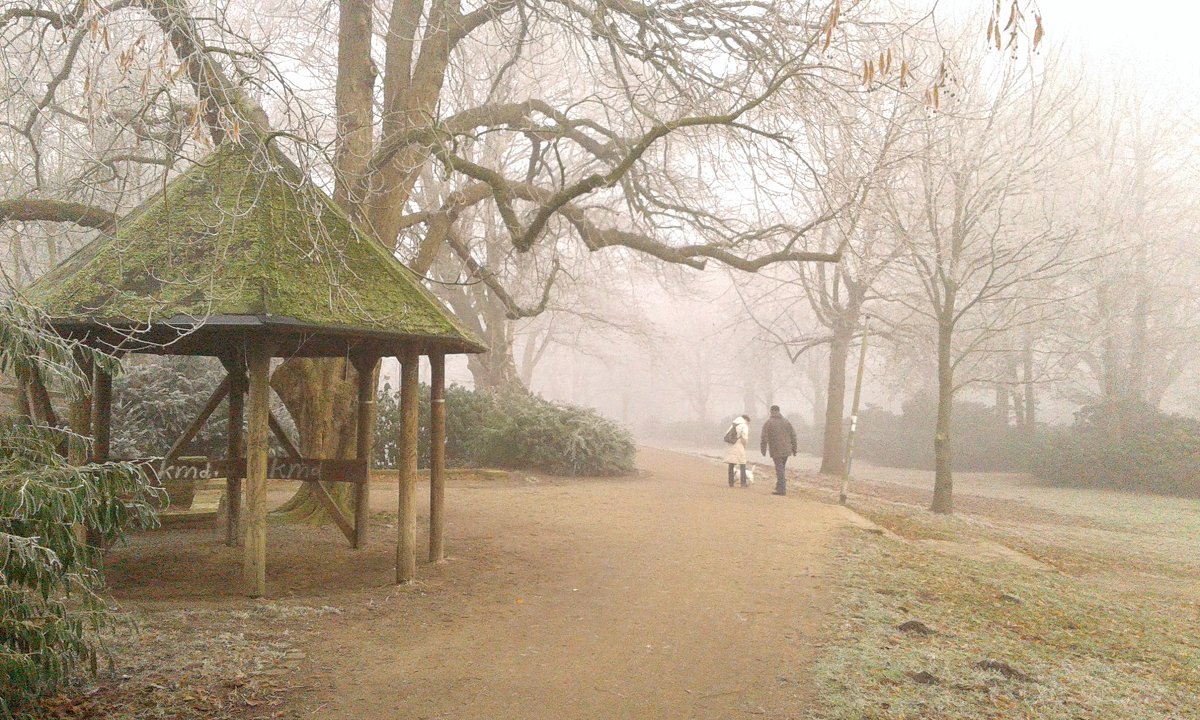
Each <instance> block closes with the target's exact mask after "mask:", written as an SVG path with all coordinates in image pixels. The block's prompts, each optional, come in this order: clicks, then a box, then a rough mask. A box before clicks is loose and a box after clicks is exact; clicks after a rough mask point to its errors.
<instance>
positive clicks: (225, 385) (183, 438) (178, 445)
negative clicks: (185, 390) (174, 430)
mask: <svg viewBox="0 0 1200 720" xmlns="http://www.w3.org/2000/svg"><path fill="white" fill-rule="evenodd" d="M229 384H230V380H229V376H228V375H226V376H225V379H224V380H222V381H221V384H220V385H218V386H217V389H216V390H213V391H212V395H209V396H208V401H207V402H206V403H204V407H202V408H200V414H199V415H197V416H196V419H195V420H193V421H192V424H191V425H188V426H187V429H186V430H184V431H183V434H182V435H180V436H179V439H178V440H176V441H175V444H174V445H172V446H171V449H170V450H168V451H167V454H166V455H165V456H164V457H163V464H164V465H165V464H167V463H170V462H171V461H172V460H174V459H175V458H176V457H178V456H179V453H181V452H183V449H184V448H186V447H187V446H188V443H190V442H191V441H192V440H194V439H195V438H196V435H197V433H199V432H200V429H201V428H203V427H204V423H206V422H208V418H209V416H211V415H212V414H213V412H214V411H215V410H216V409H217V406H218V405H220V404H221V401H222V400H224V399H225V396H226V395H228V394H229Z"/></svg>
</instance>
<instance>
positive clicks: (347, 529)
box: [308, 481, 354, 545]
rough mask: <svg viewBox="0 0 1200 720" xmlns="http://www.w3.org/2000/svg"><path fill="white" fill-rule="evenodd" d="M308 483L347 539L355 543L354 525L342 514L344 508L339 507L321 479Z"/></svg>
mask: <svg viewBox="0 0 1200 720" xmlns="http://www.w3.org/2000/svg"><path fill="white" fill-rule="evenodd" d="M308 484H309V485H310V486H312V491H313V495H314V496H316V498H317V500H318V501H319V502H320V503H321V506H322V507H324V508H325V512H327V513H329V517H331V518H333V522H334V524H335V525H337V526H338V529H339V530H341V531H342V534H343V535H345V536H346V539H347V540H349V541H350V544H351V545H353V544H354V526H353V525H351V524H350V521H349V520H347V519H346V516H345V515H343V514H342V509H341V508H339V507H338V505H337V502H335V501H334V499H333V496H332V495H330V494H329V491H328V490H326V489H325V485H324V484H323V483H321V482H319V481H315V482H310V483H308Z"/></svg>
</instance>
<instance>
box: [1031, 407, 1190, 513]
mask: <svg viewBox="0 0 1200 720" xmlns="http://www.w3.org/2000/svg"><path fill="white" fill-rule="evenodd" d="M1032 470H1033V472H1034V474H1035V475H1037V476H1038V477H1039V478H1041V479H1043V480H1045V481H1047V482H1049V483H1052V484H1055V485H1062V486H1070V487H1089V488H1110V489H1116V490H1130V491H1134V492H1153V493H1162V494H1169V495H1186V496H1191V497H1197V496H1200V420H1196V419H1195V418H1189V417H1183V416H1180V415H1167V414H1165V413H1161V412H1158V411H1157V410H1154V409H1153V408H1149V407H1147V406H1144V405H1136V404H1125V405H1091V406H1087V407H1084V408H1083V409H1081V410H1080V411H1079V412H1077V413H1076V414H1075V423H1074V424H1073V425H1071V426H1070V427H1067V428H1061V429H1056V430H1053V431H1051V432H1048V433H1047V434H1046V435H1045V437H1044V438H1043V441H1042V444H1041V447H1040V449H1039V452H1038V453H1036V454H1035V455H1034V461H1033V468H1032Z"/></svg>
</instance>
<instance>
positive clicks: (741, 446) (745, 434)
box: [725, 415, 750, 465]
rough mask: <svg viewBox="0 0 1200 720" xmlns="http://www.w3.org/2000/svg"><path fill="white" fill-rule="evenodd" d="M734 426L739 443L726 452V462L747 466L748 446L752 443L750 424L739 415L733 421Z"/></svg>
mask: <svg viewBox="0 0 1200 720" xmlns="http://www.w3.org/2000/svg"><path fill="white" fill-rule="evenodd" d="M733 426H734V427H735V428H736V429H737V442H735V443H734V444H732V445H730V446H729V449H728V450H726V451H725V462H727V463H733V464H734V465H745V464H746V462H747V460H746V445H747V444H748V443H749V442H750V423H748V422H746V418H744V417H742V416H741V415H738V416H737V417H736V418H734V419H733Z"/></svg>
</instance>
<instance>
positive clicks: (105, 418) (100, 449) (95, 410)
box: [92, 363, 112, 462]
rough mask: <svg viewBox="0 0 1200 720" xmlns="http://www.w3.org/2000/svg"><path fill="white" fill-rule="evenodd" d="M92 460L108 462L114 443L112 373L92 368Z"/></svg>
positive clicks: (100, 367) (101, 367) (97, 366)
mask: <svg viewBox="0 0 1200 720" xmlns="http://www.w3.org/2000/svg"><path fill="white" fill-rule="evenodd" d="M92 435H93V438H92V462H107V461H108V455H109V452H110V448H111V445H112V373H110V372H109V371H108V370H106V369H105V368H104V367H103V365H102V363H96V364H95V365H94V367H93V368H92Z"/></svg>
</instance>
